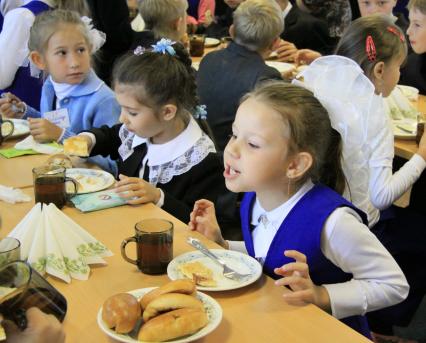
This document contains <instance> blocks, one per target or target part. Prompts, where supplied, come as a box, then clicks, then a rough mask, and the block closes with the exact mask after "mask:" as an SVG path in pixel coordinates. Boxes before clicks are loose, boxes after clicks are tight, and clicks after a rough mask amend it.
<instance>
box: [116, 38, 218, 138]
mask: <svg viewBox="0 0 426 343" xmlns="http://www.w3.org/2000/svg"><path fill="white" fill-rule="evenodd" d="M153 47H154V48H153V49H148V50H146V49H144V48H142V47H138V48H136V49H135V51H134V52H133V53H129V54H127V55H125V56H123V57H122V58H121V59H120V60H119V61H118V62H117V63H116V65H115V66H114V69H113V73H112V78H113V87H115V86H116V85H117V84H122V85H127V86H131V87H132V90H133V95H134V97H135V99H136V100H137V101H138V102H139V103H140V104H143V105H145V106H147V107H150V108H152V109H153V110H154V112H157V111H158V110H159V109H160V108H161V107H162V106H164V105H166V104H170V103H172V104H174V105H176V107H177V112H176V115H177V116H178V117H180V118H181V119H183V121H184V122H185V123H187V122H188V121H189V118H190V115H194V118H195V119H196V120H197V122H198V124H199V125H200V127H201V128H202V129H203V131H204V132H206V133H207V134H208V135H209V136H210V138H212V140H213V141H214V139H213V135H212V134H211V129H210V128H209V126H208V124H207V121H206V111H205V109H204V108H200V106H198V105H199V104H198V97H197V87H196V84H195V70H194V69H193V68H192V66H191V64H192V61H191V59H190V57H189V55H188V52H187V51H186V49H185V48H184V46H183V45H182V44H180V43H175V42H171V41H170V40H167V39H164V38H163V39H161V40H160V41H159V42H157V44H156V45H155V46H153ZM207 110H208V109H207Z"/></svg>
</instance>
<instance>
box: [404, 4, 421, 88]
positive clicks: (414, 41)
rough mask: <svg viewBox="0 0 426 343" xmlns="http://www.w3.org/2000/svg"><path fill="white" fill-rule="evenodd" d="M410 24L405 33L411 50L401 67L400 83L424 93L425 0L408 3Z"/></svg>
mask: <svg viewBox="0 0 426 343" xmlns="http://www.w3.org/2000/svg"><path fill="white" fill-rule="evenodd" d="M408 8H409V10H410V12H409V19H410V26H409V27H408V30H407V35H408V37H409V39H410V43H411V48H412V49H413V52H412V53H411V54H410V55H409V56H408V58H407V63H406V64H405V66H404V67H403V68H402V69H401V82H400V83H401V84H403V85H407V86H412V87H416V88H417V89H418V90H419V92H420V94H425V95H426V0H411V1H410V2H409V3H408Z"/></svg>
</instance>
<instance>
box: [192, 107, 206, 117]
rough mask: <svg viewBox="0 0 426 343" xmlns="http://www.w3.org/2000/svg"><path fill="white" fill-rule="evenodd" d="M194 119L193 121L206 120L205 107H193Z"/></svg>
mask: <svg viewBox="0 0 426 343" xmlns="http://www.w3.org/2000/svg"><path fill="white" fill-rule="evenodd" d="M194 118H195V119H202V120H206V119H207V111H206V105H198V106H196V107H195V114H194Z"/></svg>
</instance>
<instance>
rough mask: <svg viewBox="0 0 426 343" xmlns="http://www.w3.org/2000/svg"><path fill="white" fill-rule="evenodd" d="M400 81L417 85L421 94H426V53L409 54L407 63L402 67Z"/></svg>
mask: <svg viewBox="0 0 426 343" xmlns="http://www.w3.org/2000/svg"><path fill="white" fill-rule="evenodd" d="M399 83H400V84H402V85H406V86H411V87H416V88H417V89H418V90H419V92H420V94H425V95H426V53H423V54H420V55H419V54H416V53H414V52H413V53H411V54H409V55H408V58H407V63H406V64H405V66H404V67H403V68H401V78H400V80H399Z"/></svg>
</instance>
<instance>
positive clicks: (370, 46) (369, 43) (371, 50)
mask: <svg viewBox="0 0 426 343" xmlns="http://www.w3.org/2000/svg"><path fill="white" fill-rule="evenodd" d="M365 52H366V53H367V57H368V60H369V61H370V62H374V61H375V60H376V45H375V44H374V41H373V37H372V36H371V35H368V36H367V39H366V40H365Z"/></svg>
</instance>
